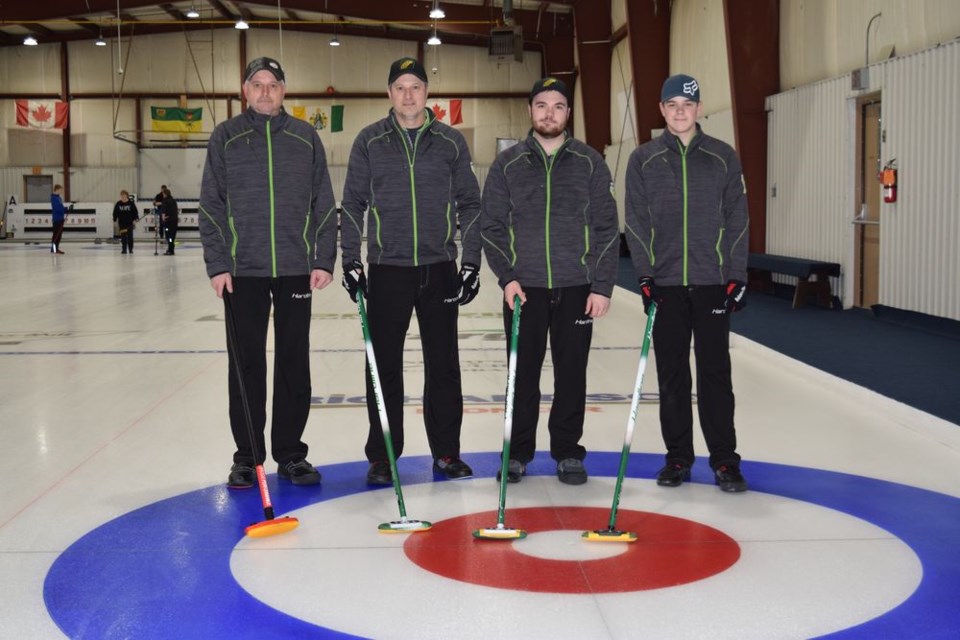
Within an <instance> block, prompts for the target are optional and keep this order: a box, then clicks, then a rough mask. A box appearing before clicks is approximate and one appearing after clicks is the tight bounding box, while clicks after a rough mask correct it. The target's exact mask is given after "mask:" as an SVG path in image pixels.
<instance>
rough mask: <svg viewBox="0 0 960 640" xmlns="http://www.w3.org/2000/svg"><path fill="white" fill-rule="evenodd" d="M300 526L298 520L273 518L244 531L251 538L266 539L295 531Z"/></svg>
mask: <svg viewBox="0 0 960 640" xmlns="http://www.w3.org/2000/svg"><path fill="white" fill-rule="evenodd" d="M298 526H300V521H299V520H297V519H296V518H273V519H272V520H264V521H263V522H257V523H256V524H252V525H250V526H249V527H247V528H246V529H244V530H243V532H244V533H245V534H247V535H248V536H250V537H251V538H266V537H267V536H275V535H278V534H281V533H286V532H287V531H293V530H294V529H296V528H297V527H298Z"/></svg>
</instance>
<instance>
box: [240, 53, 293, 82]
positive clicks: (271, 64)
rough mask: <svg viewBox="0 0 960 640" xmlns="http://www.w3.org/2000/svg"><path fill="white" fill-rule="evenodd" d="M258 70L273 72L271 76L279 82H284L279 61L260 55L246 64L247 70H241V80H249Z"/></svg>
mask: <svg viewBox="0 0 960 640" xmlns="http://www.w3.org/2000/svg"><path fill="white" fill-rule="evenodd" d="M258 71H269V72H270V73H272V74H273V77H274V78H276V79H277V80H279V81H280V82H286V78H285V76H284V75H283V69H282V68H281V67H280V63H279V62H277V61H276V60H274V59H273V58H267V57H260V58H257V59H256V60H251V61H250V64H248V65H247V70H246V71H244V72H243V81H244V82H250V78H252V77H253V76H254V75H255V74H256V73H257V72H258Z"/></svg>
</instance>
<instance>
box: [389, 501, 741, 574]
mask: <svg viewBox="0 0 960 640" xmlns="http://www.w3.org/2000/svg"><path fill="white" fill-rule="evenodd" d="M609 518H610V511H609V510H608V509H601V508H596V507H535V508H525V509H510V510H508V511H507V517H506V518H505V524H506V526H508V527H510V528H516V529H523V530H524V531H526V532H527V534H528V535H530V534H535V533H540V532H546V531H557V530H567V529H570V530H576V531H592V530H596V529H604V528H606V524H607V522H608V521H609ZM496 522H497V513H496V511H489V512H483V513H473V514H468V515H463V516H459V517H456V518H450V519H449V520H443V521H440V522H435V523H434V524H433V528H432V529H431V530H430V531H427V532H424V533H422V534H417V535H413V536H410V538H409V539H407V541H406V542H405V543H404V545H403V548H404V551H405V552H406V554H407V557H408V558H410V560H411V561H413V562H414V563H415V564H417V565H418V566H420V567H422V568H423V569H426V570H427V571H430V572H432V573H435V574H437V575H441V576H444V577H446V578H451V579H454V580H460V581H462V582H469V583H472V584H478V585H483V586H486V587H496V588H499V589H511V590H519V591H535V592H540V593H621V592H627V591H643V590H648V589H662V588H664V587H675V586H678V585H682V584H687V583H690V582H696V581H697V580H703V579H704V578H709V577H710V576H713V575H716V574H718V573H720V572H722V571H725V570H726V569H728V568H729V567H731V566H732V565H733V564H734V563H735V562H736V561H737V560H738V559H739V558H740V545H738V544H737V542H736V541H735V540H734V539H733V538H731V537H730V536H728V535H726V534H725V533H723V532H722V531H718V530H717V529H714V528H713V527H708V526H707V525H704V524H700V523H698V522H693V521H690V520H685V519H683V518H675V517H673V516H664V515H659V514H656V513H649V512H645V511H629V510H621V511H618V513H617V529H620V530H623V531H631V532H633V533H635V534H637V540H636V542H632V543H619V542H617V543H613V542H587V541H583V542H582V544H622V545H623V547H624V551H623V553H621V554H618V555H616V556H614V557H611V558H603V559H597V560H549V559H544V558H537V557H534V556H530V555H526V554H524V553H521V552H520V551H518V550H517V549H518V548H519V547H520V546H521V545H523V544H524V540H523V539H517V540H513V541H505V540H478V539H475V538H474V537H473V531H475V530H477V529H487V528H493V527H494V526H495V525H496Z"/></svg>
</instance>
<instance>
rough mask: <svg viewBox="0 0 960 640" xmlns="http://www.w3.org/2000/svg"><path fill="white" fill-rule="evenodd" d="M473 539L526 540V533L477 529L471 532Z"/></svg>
mask: <svg viewBox="0 0 960 640" xmlns="http://www.w3.org/2000/svg"><path fill="white" fill-rule="evenodd" d="M473 537H474V538H477V539H478V540H516V539H517V538H526V537H527V532H526V531H524V530H523V529H508V528H506V527H493V528H491V529H477V530H476V531H474V532H473Z"/></svg>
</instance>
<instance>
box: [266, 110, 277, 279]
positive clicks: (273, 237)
mask: <svg viewBox="0 0 960 640" xmlns="http://www.w3.org/2000/svg"><path fill="white" fill-rule="evenodd" d="M270 120H271V119H270V118H267V176H268V180H269V182H270V262H271V267H272V274H273V277H274V278H276V277H277V229H276V219H275V214H276V211H275V208H274V201H273V195H274V194H273V140H272V139H271V137H270Z"/></svg>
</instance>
